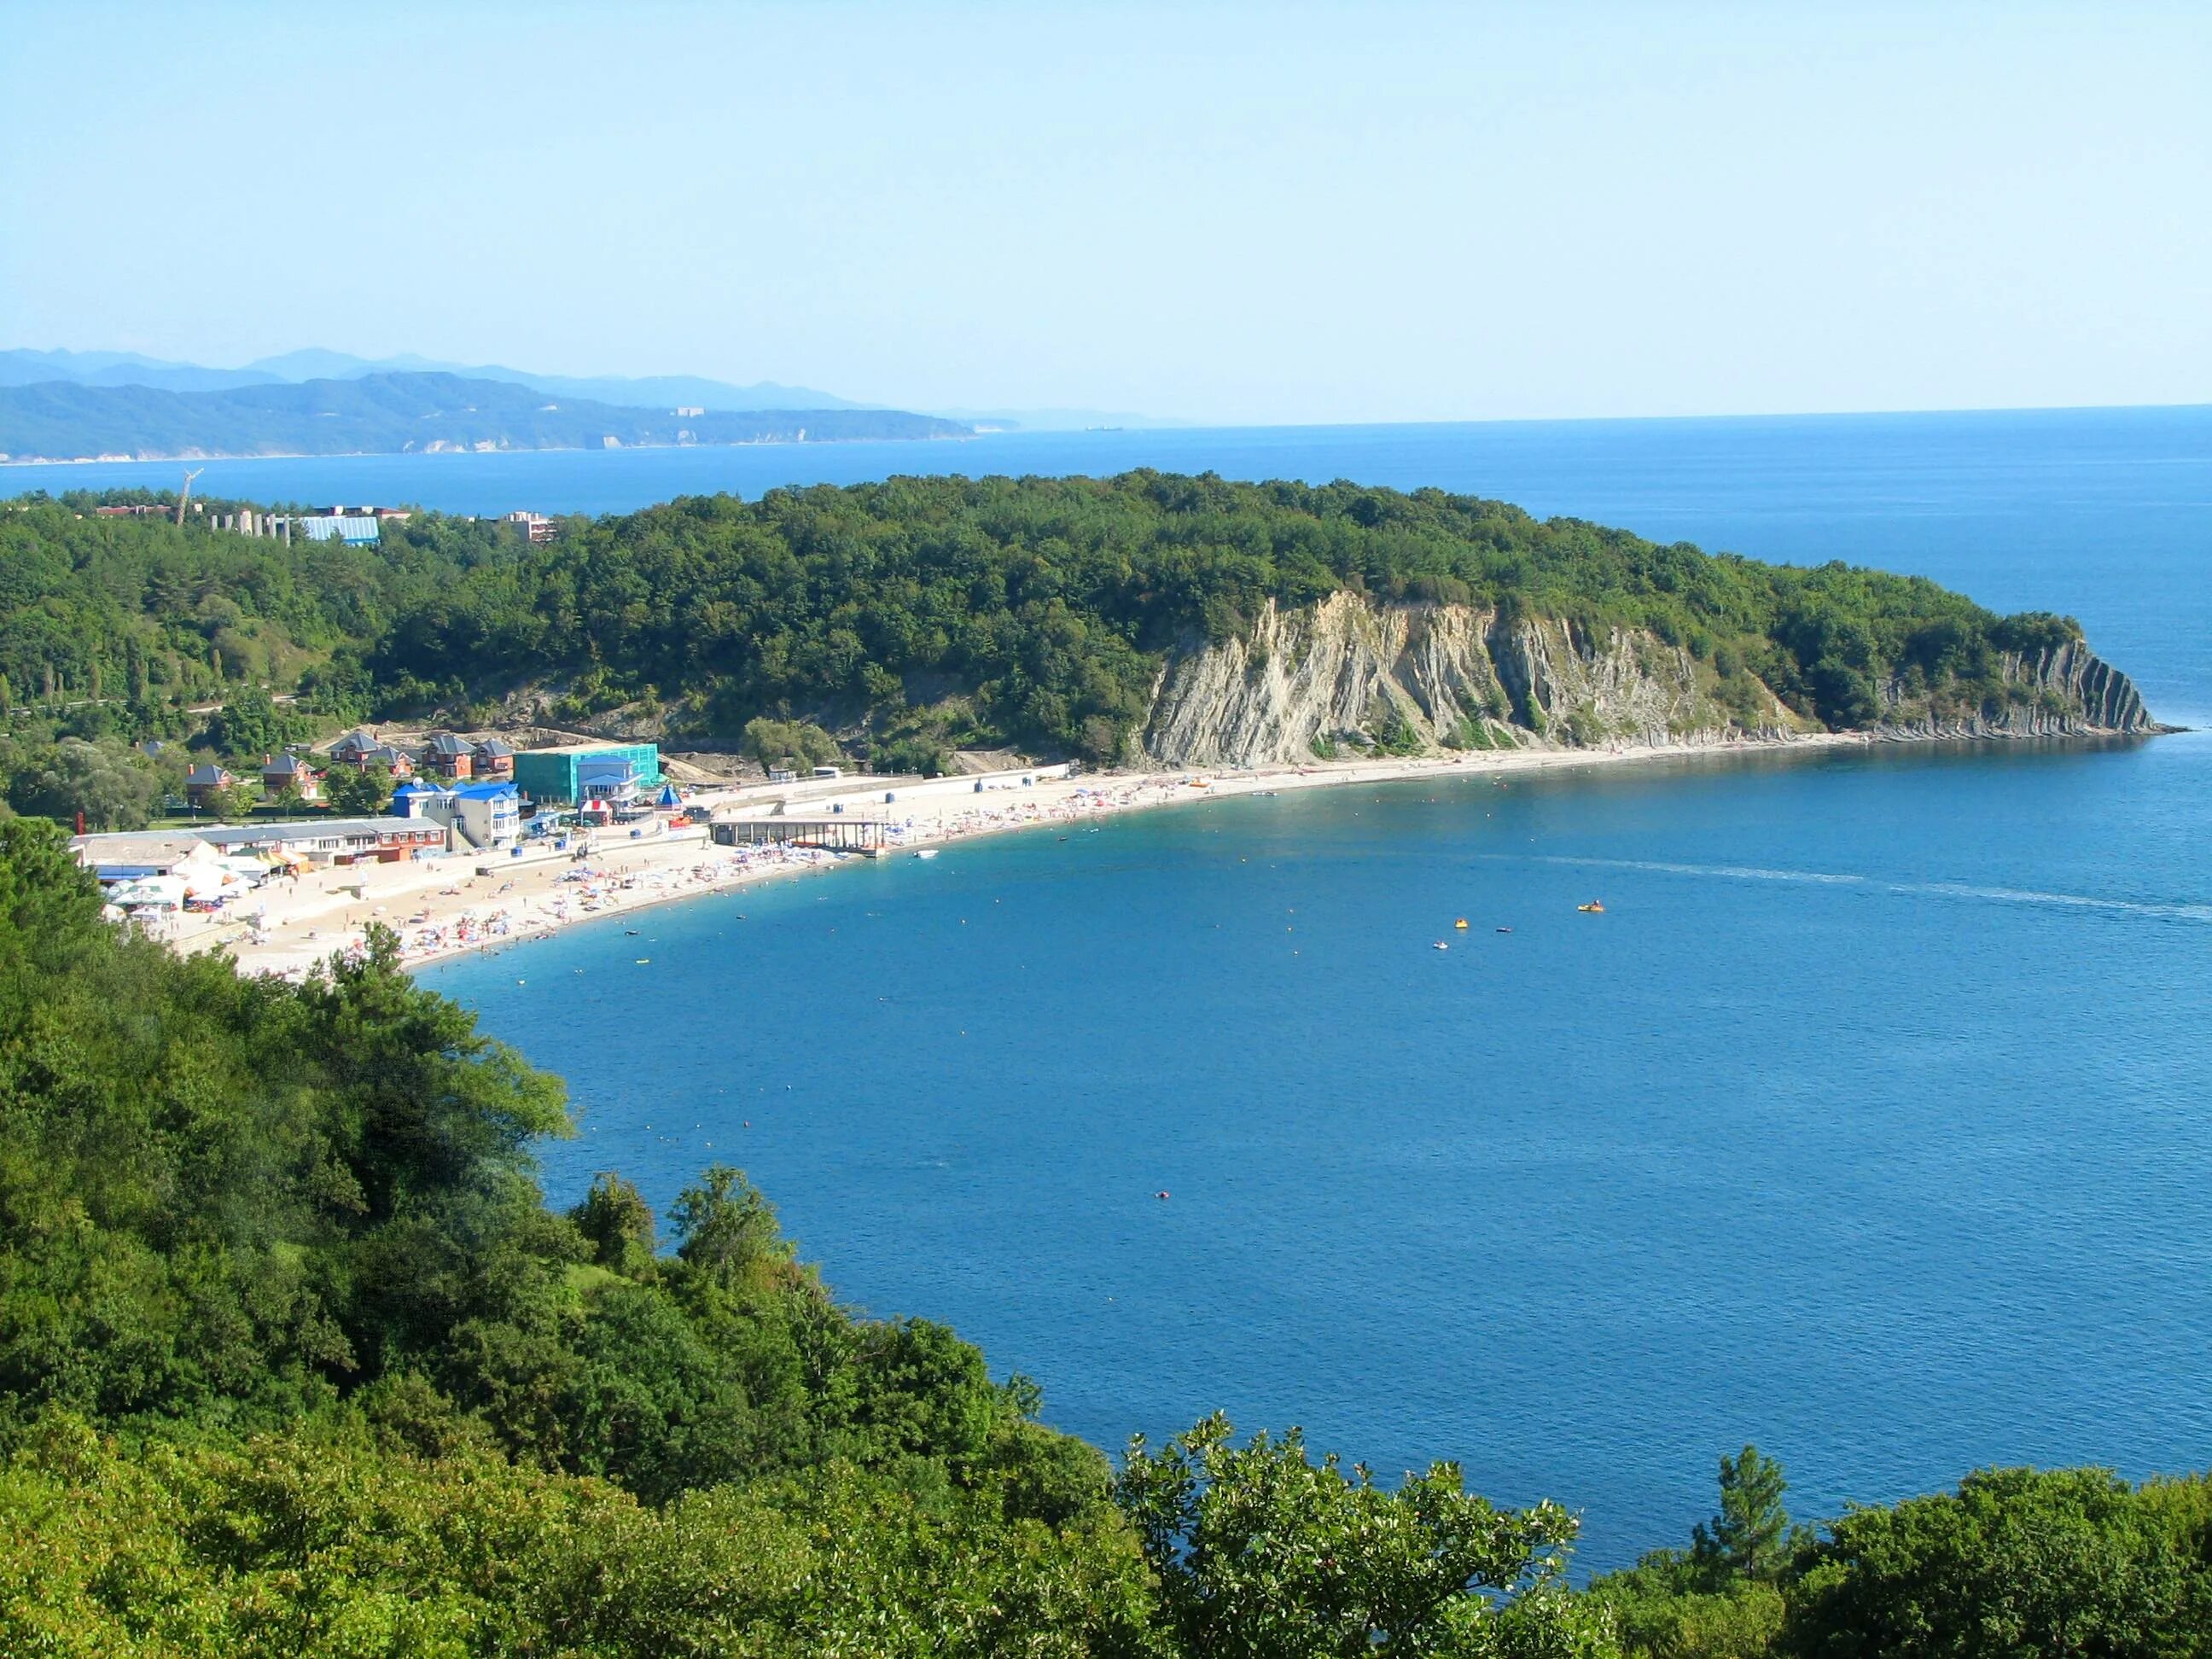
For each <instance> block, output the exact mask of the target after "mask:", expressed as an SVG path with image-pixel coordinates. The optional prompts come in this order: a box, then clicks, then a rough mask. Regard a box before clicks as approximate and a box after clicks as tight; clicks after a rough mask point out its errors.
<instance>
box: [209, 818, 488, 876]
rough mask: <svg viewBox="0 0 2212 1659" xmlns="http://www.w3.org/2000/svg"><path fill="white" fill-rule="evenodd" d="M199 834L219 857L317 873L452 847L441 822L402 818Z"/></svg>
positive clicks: (322, 821) (260, 826)
mask: <svg viewBox="0 0 2212 1659" xmlns="http://www.w3.org/2000/svg"><path fill="white" fill-rule="evenodd" d="M199 835H200V838H201V839H202V840H204V841H205V842H208V843H210V845H211V846H213V847H214V848H216V850H217V851H219V852H222V853H258V854H261V855H262V856H263V857H264V858H267V859H270V860H275V861H276V862H277V863H280V864H291V865H306V866H312V867H313V868H317V869H320V868H322V867H324V866H328V865H333V864H372V863H373V864H397V863H398V862H399V861H400V860H403V859H408V858H412V857H415V856H416V855H417V854H427V853H442V852H444V851H445V850H446V847H447V830H446V826H445V825H443V824H442V823H432V822H430V821H428V820H427V819H414V818H401V817H377V818H310V819H307V820H305V821H304V822H301V823H246V824H239V825H235V826H232V827H226V828H222V829H203V830H201V831H200V832H199Z"/></svg>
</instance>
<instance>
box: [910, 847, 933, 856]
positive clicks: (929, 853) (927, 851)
mask: <svg viewBox="0 0 2212 1659" xmlns="http://www.w3.org/2000/svg"><path fill="white" fill-rule="evenodd" d="M936 856H937V848H934V847H925V848H922V849H921V851H920V852H919V853H916V854H915V857H916V858H918V859H933V858H935V857H936Z"/></svg>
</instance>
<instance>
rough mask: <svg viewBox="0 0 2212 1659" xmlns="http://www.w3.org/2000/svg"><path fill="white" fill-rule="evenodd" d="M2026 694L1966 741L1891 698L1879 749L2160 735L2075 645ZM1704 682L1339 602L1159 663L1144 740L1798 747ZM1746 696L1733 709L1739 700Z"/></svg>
mask: <svg viewBox="0 0 2212 1659" xmlns="http://www.w3.org/2000/svg"><path fill="white" fill-rule="evenodd" d="M2005 672H2006V677H2007V678H2008V679H2009V680H2010V681H2012V682H2013V683H2014V684H2016V685H2019V686H2020V687H2021V689H2022V690H2025V691H2027V692H2029V693H2031V694H2032V695H2030V696H2028V697H2027V699H2026V700H2025V701H2022V702H2017V703H2015V704H2011V705H2008V707H2007V708H2005V709H2003V710H2002V712H2001V713H1999V714H1996V715H1994V716H1991V717H1984V718H1978V720H1976V721H1975V722H1974V723H1973V725H1972V729H1969V728H1968V727H1966V726H1960V725H1958V723H1956V722H1951V723H1948V724H1946V723H1944V722H1940V721H1934V720H1928V719H1926V718H1924V717H1916V714H1915V711H1914V710H1913V708H1911V705H1909V704H1907V703H1906V702H1904V701H1903V700H1902V699H1901V698H1899V697H1896V696H1893V699H1892V708H1891V718H1890V720H1888V721H1887V722H1886V723H1885V725H1884V726H1883V727H1881V729H1880V731H1879V732H1878V735H1885V736H1893V737H1900V738H1902V737H1943V736H1954V735H1955V736H2040V735H2046V734H2062V733H2063V734H2074V733H2079V732H2136V731H2156V730H2158V729H2160V728H2159V727H2158V726H2157V725H2156V724H2155V722H2154V721H2152V720H2150V718H2149V716H2148V714H2145V713H2144V712H2143V708H2142V699H2141V698H2140V697H2138V696H2136V691H2135V688H2134V687H2133V686H2132V685H2131V684H2129V682H2128V679H2127V677H2126V676H2125V675H2124V674H2121V673H2119V672H2118V671H2117V670H2115V669H2113V668H2112V667H2111V665H2108V664H2106V663H2105V662H2103V661H2101V660H2100V659H2098V658H2097V657H2096V656H2095V655H2094V654H2093V653H2091V652H2090V651H2089V650H2088V649H2087V647H2085V646H2083V645H2081V644H2080V643H2079V642H2075V643H2071V644H2068V645H2063V646H2059V647H2056V648H2054V649H2052V650H2050V651H2046V652H2044V653H2040V654H2039V655H2037V656H2035V657H2033V658H2032V659H2018V658H2014V659H2008V660H2007V662H2006V665H2005ZM1714 690H1715V681H1714V678H1713V676H1712V672H1711V669H1710V668H1709V667H1706V666H1704V665H1700V664H1699V663H1698V662H1697V661H1696V659H1693V658H1692V656H1691V654H1690V653H1688V652H1687V651H1686V650H1684V649H1683V648H1682V647H1679V646H1671V645H1668V644H1667V643H1665V642H1664V641H1662V640H1660V639H1659V638H1658V637H1657V636H1656V635H1652V634H1649V633H1645V632H1643V631H1641V630H1637V629H1621V628H1613V629H1606V630H1605V631H1604V632H1603V633H1602V634H1600V635H1595V636H1593V635H1589V634H1586V633H1584V632H1583V631H1581V630H1578V629H1575V628H1573V627H1572V626H1571V625H1570V624H1568V623H1565V622H1562V621H1559V620H1558V619H1556V618H1552V619H1532V620H1528V621H1522V622H1517V623H1512V624H1510V625H1508V624H1504V623H1501V622H1500V621H1499V619H1498V616H1497V614H1496V613H1495V612H1492V611H1480V610H1477V609H1475V608H1474V607H1473V606H1469V605H1375V604H1372V603H1370V601H1369V600H1367V599H1364V597H1362V596H1360V595H1358V594H1353V593H1337V594H1334V595H1332V596H1331V597H1330V598H1328V599H1324V600H1322V602H1321V603H1320V604H1319V605H1315V606H1313V607H1312V608H1311V609H1310V610H1302V611H1285V610H1283V609H1280V608H1279V607H1278V606H1276V605H1273V604H1270V605H1268V607H1267V610H1266V611H1263V612H1262V613H1261V616H1260V617H1259V620H1258V621H1257V623H1255V625H1254V627H1253V629H1252V632H1251V634H1250V635H1249V637H1248V638H1245V639H1242V640H1231V641H1227V642H1226V643H1224V644H1220V645H1213V646H1205V647H1197V648H1194V649H1192V650H1189V651H1187V652H1183V653H1179V654H1176V655H1175V656H1172V657H1170V659H1169V661H1168V664H1167V666H1166V668H1165V670H1164V671H1163V673H1162V675H1161V678H1160V684H1159V688H1158V692H1157V694H1156V696H1155V697H1154V700H1153V706H1152V718H1151V720H1149V721H1148V722H1147V724H1146V730H1145V732H1144V748H1145V751H1146V754H1147V755H1148V756H1149V757H1151V758H1152V759H1153V760H1154V761H1157V762H1158V763H1162V764H1164V765H1169V766H1261V765H1269V764H1288V763H1297V762H1300V761H1304V760H1309V759H1310V758H1312V757H1314V756H1315V755H1316V753H1323V754H1325V753H1328V752H1329V751H1330V750H1331V749H1332V748H1333V747H1334V746H1335V745H1338V744H1345V743H1347V742H1351V743H1357V744H1362V745H1371V744H1376V743H1378V742H1381V743H1387V744H1389V745H1390V746H1391V747H1392V748H1394V749H1395V750H1403V751H1417V750H1437V749H1442V748H1447V747H1449V748H1460V749H1464V748H1478V749H1488V748H1519V747H1527V746H1542V747H1553V746H1572V745H1584V746H1587V745H1592V744H1632V745H1656V744H1669V743H1672V744H1682V743H1710V742H1719V741H1724V740H1727V739H1729V738H1732V737H1739V736H1744V735H1750V734H1751V733H1753V732H1757V733H1760V734H1766V735H1776V734H1781V733H1785V732H1793V731H1800V730H1805V729H1808V728H1809V726H1810V723H1809V722H1807V721H1804V720H1801V719H1799V718H1798V717H1797V716H1796V715H1795V714H1792V713H1790V710H1789V709H1787V708H1784V706H1783V705H1782V703H1781V702H1779V701H1778V700H1777V699H1776V698H1775V696H1773V694H1772V692H1771V691H1770V690H1768V689H1767V688H1766V687H1765V686H1764V685H1762V684H1759V683H1758V682H1757V681H1755V680H1753V681H1747V682H1739V684H1738V690H1737V696H1736V706H1735V709H1734V710H1733V711H1731V710H1730V709H1729V708H1725V707H1723V705H1722V704H1721V703H1720V702H1718V701H1717V699H1716V697H1715V695H1714ZM1746 690H1747V691H1748V693H1749V696H1748V699H1747V698H1746V696H1744V693H1745V691H1746Z"/></svg>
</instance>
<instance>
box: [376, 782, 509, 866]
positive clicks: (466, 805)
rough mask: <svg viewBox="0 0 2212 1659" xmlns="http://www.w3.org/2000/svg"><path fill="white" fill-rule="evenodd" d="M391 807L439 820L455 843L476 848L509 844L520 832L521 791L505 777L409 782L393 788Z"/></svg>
mask: <svg viewBox="0 0 2212 1659" xmlns="http://www.w3.org/2000/svg"><path fill="white" fill-rule="evenodd" d="M392 811H393V812H395V813H396V814H398V816H400V817H405V818H412V819H420V820H423V821H425V822H429V823H438V824H442V825H444V826H445V827H446V828H447V829H451V830H452V831H453V838H454V842H455V844H456V845H458V846H465V847H471V848H477V849H479V850H482V849H487V848H495V847H511V846H513V844H514V842H516V841H517V840H518V839H520V836H521V834H522V795H521V792H520V790H518V789H517V788H516V787H514V785H513V783H511V782H508V781H505V780H499V781H490V782H481V783H464V784H459V785H456V786H454V787H452V788H441V787H439V786H438V785H436V784H435V783H410V784H405V785H403V786H402V787H399V788H398V789H395V790H393V791H392Z"/></svg>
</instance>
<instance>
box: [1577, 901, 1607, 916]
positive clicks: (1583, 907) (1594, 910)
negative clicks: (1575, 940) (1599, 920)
mask: <svg viewBox="0 0 2212 1659" xmlns="http://www.w3.org/2000/svg"><path fill="white" fill-rule="evenodd" d="M1575 908H1576V909H1577V910H1579V911H1581V912H1582V913H1583V915H1586V916H1601V915H1604V914H1605V901H1604V900H1603V899H1592V900H1591V901H1590V902H1589V903H1588V904H1577V906H1575Z"/></svg>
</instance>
